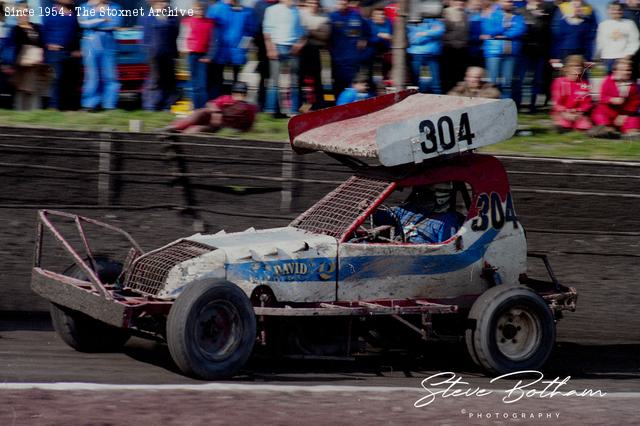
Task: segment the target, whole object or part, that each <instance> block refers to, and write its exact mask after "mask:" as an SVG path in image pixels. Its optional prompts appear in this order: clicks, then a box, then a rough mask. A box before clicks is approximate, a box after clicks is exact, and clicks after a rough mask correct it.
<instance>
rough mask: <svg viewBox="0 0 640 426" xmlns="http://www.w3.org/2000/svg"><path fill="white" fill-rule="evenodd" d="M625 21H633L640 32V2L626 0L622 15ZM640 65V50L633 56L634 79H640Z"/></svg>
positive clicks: (638, 0) (639, 0)
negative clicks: (639, 75) (639, 72)
mask: <svg viewBox="0 0 640 426" xmlns="http://www.w3.org/2000/svg"><path fill="white" fill-rule="evenodd" d="M622 17H623V18H625V19H631V20H632V21H633V22H634V23H635V24H636V27H637V28H638V31H640V0H626V1H625V4H624V14H623V15H622ZM639 65H640V49H638V50H637V51H636V54H635V55H633V79H634V80H637V79H638V70H639V69H640V68H639Z"/></svg>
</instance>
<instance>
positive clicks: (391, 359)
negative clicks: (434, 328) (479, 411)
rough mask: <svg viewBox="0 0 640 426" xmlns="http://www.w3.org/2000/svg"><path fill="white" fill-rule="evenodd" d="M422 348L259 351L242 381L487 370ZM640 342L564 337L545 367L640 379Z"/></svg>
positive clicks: (550, 371) (157, 357) (164, 353)
mask: <svg viewBox="0 0 640 426" xmlns="http://www.w3.org/2000/svg"><path fill="white" fill-rule="evenodd" d="M425 348H426V350H425V351H423V352H421V353H415V352H398V353H384V354H375V355H367V356H358V357H353V358H349V359H346V358H345V359H337V358H331V359H329V358H327V359H317V358H316V359H313V358H307V359H299V358H296V359H292V358H282V357H280V358H276V357H264V356H260V355H256V356H253V357H252V358H251V359H250V361H249V363H248V364H247V366H246V368H245V369H244V370H243V371H242V373H241V375H239V376H237V377H236V378H234V379H233V381H239V382H257V383H269V382H281V383H282V382H287V383H292V384H293V383H304V382H307V383H308V382H334V383H339V382H351V381H354V380H356V381H367V380H375V379H376V378H402V377H407V378H411V377H416V378H424V377H425V375H429V374H434V373H435V372H442V371H453V372H457V373H461V374H464V375H469V376H483V375H484V372H483V371H482V370H481V369H480V368H478V367H477V366H476V365H475V364H473V362H472V361H471V360H470V359H469V357H468V356H467V354H466V351H465V348H464V345H461V344H453V343H433V344H429V345H425ZM639 352H640V344H617V345H585V344H577V343H558V344H557V346H556V348H555V351H554V352H553V354H552V356H551V358H550V359H549V360H548V361H547V363H546V365H545V366H544V368H543V369H542V373H544V374H545V376H546V377H550V376H552V377H555V376H558V377H566V376H571V377H572V378H575V379H593V380H602V379H610V380H638V379H640V359H639V358H638V357H637V354H638V353H639ZM125 354H126V355H127V356H129V357H131V358H133V359H135V360H136V361H138V362H143V363H147V364H151V365H155V366H158V367H161V368H164V369H166V370H168V371H170V372H172V373H176V374H181V373H180V371H179V369H178V367H177V366H176V365H175V364H174V362H173V360H172V359H171V355H170V354H169V350H168V348H167V346H166V345H164V344H158V343H151V342H146V343H145V344H135V345H132V344H129V345H127V346H126V347H125Z"/></svg>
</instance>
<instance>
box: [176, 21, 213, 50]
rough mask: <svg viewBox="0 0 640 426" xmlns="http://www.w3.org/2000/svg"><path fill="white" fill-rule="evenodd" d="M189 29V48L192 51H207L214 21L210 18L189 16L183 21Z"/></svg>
mask: <svg viewBox="0 0 640 426" xmlns="http://www.w3.org/2000/svg"><path fill="white" fill-rule="evenodd" d="M182 25H184V26H185V27H186V29H187V50H188V51H189V52H190V53H207V52H208V51H209V43H210V41H211V37H212V32H213V27H214V23H213V20H211V19H208V18H196V17H193V16H189V17H188V18H185V19H184V20H183V21H182Z"/></svg>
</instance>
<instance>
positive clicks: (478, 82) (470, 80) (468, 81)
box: [447, 67, 500, 99]
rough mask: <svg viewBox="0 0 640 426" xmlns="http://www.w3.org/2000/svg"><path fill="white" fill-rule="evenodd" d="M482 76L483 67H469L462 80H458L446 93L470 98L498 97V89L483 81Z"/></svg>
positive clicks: (483, 76)
mask: <svg viewBox="0 0 640 426" xmlns="http://www.w3.org/2000/svg"><path fill="white" fill-rule="evenodd" d="M484 78H485V71H484V68H480V67H469V68H467V71H466V72H465V74H464V81H460V82H458V84H456V86H455V87H454V88H453V89H451V90H450V91H449V93H447V94H448V95H452V96H469V97H472V98H488V99H499V98H500V91H499V90H498V89H497V88H496V87H495V86H494V85H493V84H491V83H488V82H486V81H484Z"/></svg>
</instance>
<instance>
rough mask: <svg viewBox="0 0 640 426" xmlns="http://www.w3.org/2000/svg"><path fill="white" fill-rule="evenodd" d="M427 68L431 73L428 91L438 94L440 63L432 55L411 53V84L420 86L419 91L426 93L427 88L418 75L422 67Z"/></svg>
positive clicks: (439, 91) (439, 90)
mask: <svg viewBox="0 0 640 426" xmlns="http://www.w3.org/2000/svg"><path fill="white" fill-rule="evenodd" d="M423 66H426V67H427V68H429V74H431V82H430V84H429V86H430V89H431V90H429V92H431V93H435V94H437V95H439V94H440V93H441V89H440V63H439V62H438V57H437V56H433V55H414V54H412V55H411V71H413V84H414V85H416V86H418V87H419V88H420V92H421V93H426V92H427V88H426V87H425V86H424V85H423V84H422V81H421V79H420V76H421V74H422V67H423Z"/></svg>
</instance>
